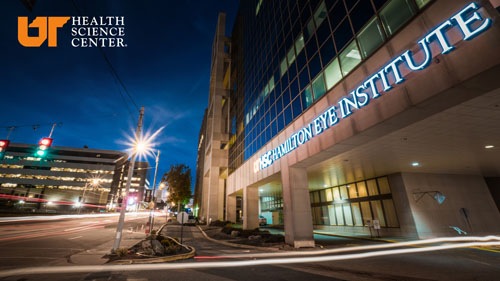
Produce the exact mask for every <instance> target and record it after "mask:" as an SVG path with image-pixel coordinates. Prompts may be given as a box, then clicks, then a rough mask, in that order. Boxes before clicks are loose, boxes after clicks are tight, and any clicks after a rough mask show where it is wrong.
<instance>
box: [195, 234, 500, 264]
mask: <svg viewBox="0 0 500 281" xmlns="http://www.w3.org/2000/svg"><path fill="white" fill-rule="evenodd" d="M491 240H496V241H500V236H494V235H489V236H462V237H440V238H431V239H423V240H414V241H406V242H399V243H393V244H377V245H369V246H356V247H348V248H337V249H327V250H313V251H298V252H297V251H294V252H277V253H276V252H274V253H248V254H237V255H234V254H232V255H221V256H218V258H262V257H281V256H316V255H327V254H338V253H344V252H354V251H363V250H376V249H386V248H399V247H407V246H417V245H424V244H435V243H444V242H467V241H476V242H477V241H491ZM199 259H204V257H199Z"/></svg>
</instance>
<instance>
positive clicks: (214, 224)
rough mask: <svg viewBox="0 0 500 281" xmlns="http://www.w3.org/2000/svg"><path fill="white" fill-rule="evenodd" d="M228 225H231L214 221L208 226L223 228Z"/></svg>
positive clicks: (226, 222)
mask: <svg viewBox="0 0 500 281" xmlns="http://www.w3.org/2000/svg"><path fill="white" fill-rule="evenodd" d="M228 223H231V222H230V221H220V220H216V221H213V222H211V223H210V226H218V227H225V226H226V225H227V224H228Z"/></svg>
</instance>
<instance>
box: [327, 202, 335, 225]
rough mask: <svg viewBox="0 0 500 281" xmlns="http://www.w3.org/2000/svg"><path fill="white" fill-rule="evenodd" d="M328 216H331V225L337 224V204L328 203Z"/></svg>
mask: <svg viewBox="0 0 500 281" xmlns="http://www.w3.org/2000/svg"><path fill="white" fill-rule="evenodd" d="M328 217H330V225H336V224H337V218H336V217H335V206H333V205H328Z"/></svg>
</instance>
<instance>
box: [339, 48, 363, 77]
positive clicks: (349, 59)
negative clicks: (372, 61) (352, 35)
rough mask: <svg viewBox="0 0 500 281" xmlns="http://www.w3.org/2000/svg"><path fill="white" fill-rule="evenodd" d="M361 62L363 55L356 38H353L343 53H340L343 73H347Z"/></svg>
mask: <svg viewBox="0 0 500 281" xmlns="http://www.w3.org/2000/svg"><path fill="white" fill-rule="evenodd" d="M360 62H361V56H360V54H359V51H358V46H356V40H353V41H352V42H351V43H350V44H349V45H348V46H347V48H345V50H344V51H342V53H340V65H341V66H342V74H343V75H347V73H349V72H350V71H351V70H353V69H354V68H355V67H356V66H357V65H358V64H359V63H360Z"/></svg>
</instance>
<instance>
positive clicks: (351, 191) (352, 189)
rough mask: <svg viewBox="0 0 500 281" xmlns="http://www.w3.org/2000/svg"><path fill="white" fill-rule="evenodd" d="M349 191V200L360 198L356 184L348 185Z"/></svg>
mask: <svg viewBox="0 0 500 281" xmlns="http://www.w3.org/2000/svg"><path fill="white" fill-rule="evenodd" d="M347 190H348V191H349V198H358V191H357V190H356V185H355V184H353V183H352V184H348V185H347Z"/></svg>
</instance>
